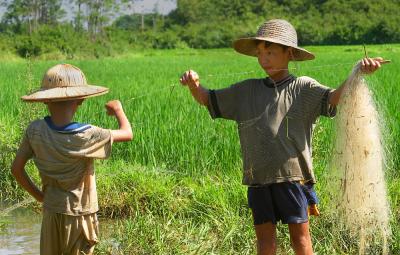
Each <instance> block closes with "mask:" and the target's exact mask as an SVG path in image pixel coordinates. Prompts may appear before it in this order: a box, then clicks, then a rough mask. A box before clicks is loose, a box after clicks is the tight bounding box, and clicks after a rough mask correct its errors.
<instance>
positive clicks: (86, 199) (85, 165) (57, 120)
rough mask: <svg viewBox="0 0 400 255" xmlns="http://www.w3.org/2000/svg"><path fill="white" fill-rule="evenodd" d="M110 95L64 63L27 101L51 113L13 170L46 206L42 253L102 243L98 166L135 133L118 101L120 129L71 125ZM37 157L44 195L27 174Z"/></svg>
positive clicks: (110, 106)
mask: <svg viewBox="0 0 400 255" xmlns="http://www.w3.org/2000/svg"><path fill="white" fill-rule="evenodd" d="M107 92H108V89H107V88H104V87H100V86H92V85H88V84H87V82H86V78H85V75H84V74H83V72H82V71H81V70H79V69H78V68H77V67H74V66H72V65H68V64H61V65H56V66H54V67H52V68H50V69H49V70H48V71H47V72H46V74H45V75H44V77H43V80H42V87H41V89H40V90H39V91H37V92H34V93H32V94H30V95H27V96H23V97H22V99H23V100H24V101H28V102H42V103H45V104H46V105H47V108H48V110H49V112H50V116H47V117H45V118H44V119H40V120H36V121H33V122H32V123H31V124H30V125H29V126H28V128H27V129H26V132H25V135H24V138H23V139H22V143H21V145H20V147H19V149H18V152H17V154H16V157H15V160H14V162H13V165H12V173H13V175H14V176H15V178H16V180H17V182H18V183H19V184H20V185H21V186H22V187H23V188H24V189H25V190H26V191H28V192H29V194H31V195H32V196H33V197H34V198H35V199H36V200H37V201H39V202H42V203H43V220H42V230H41V236H40V254H45V255H54V254H74V255H75V254H76V255H78V254H92V253H93V249H94V245H95V244H96V243H97V242H98V238H97V236H98V220H97V216H96V212H97V211H98V203H97V191H96V183H95V175H94V162H93V161H94V159H95V158H99V159H103V158H107V157H109V155H110V153H111V146H112V143H113V142H123V141H130V140H131V139H132V129H131V126H130V123H129V121H128V119H127V117H126V115H125V113H124V111H123V109H122V105H121V103H120V102H119V101H118V100H114V101H110V102H108V103H107V104H106V109H107V114H108V115H112V116H115V117H116V119H117V121H118V124H119V129H118V130H109V129H103V128H100V127H96V126H92V125H88V124H81V123H77V122H71V121H72V119H73V117H74V114H75V112H76V111H77V109H78V108H79V106H80V105H81V104H82V102H83V100H84V99H85V98H88V97H94V96H100V95H103V94H105V93H107ZM31 158H32V159H33V161H34V163H35V165H36V167H37V168H38V170H39V173H40V177H41V180H42V190H41V189H39V188H38V187H37V186H36V185H35V184H34V183H33V182H32V181H31V179H30V178H29V176H28V175H27V174H26V172H25V165H26V163H27V161H28V160H29V159H31Z"/></svg>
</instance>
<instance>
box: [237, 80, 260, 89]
mask: <svg viewBox="0 0 400 255" xmlns="http://www.w3.org/2000/svg"><path fill="white" fill-rule="evenodd" d="M263 80H265V78H263V79H260V78H250V79H246V80H242V81H239V82H237V83H234V84H232V85H231V87H241V88H246V87H251V86H254V85H258V84H259V83H260V82H261V83H262V82H263Z"/></svg>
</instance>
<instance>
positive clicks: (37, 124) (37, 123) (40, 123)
mask: <svg viewBox="0 0 400 255" xmlns="http://www.w3.org/2000/svg"><path fill="white" fill-rule="evenodd" d="M45 124H46V123H45V121H44V119H36V120H33V121H32V122H31V123H29V125H28V127H27V128H26V132H28V133H29V132H32V131H35V130H38V131H40V130H43V127H44V126H45Z"/></svg>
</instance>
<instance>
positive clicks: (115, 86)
mask: <svg viewBox="0 0 400 255" xmlns="http://www.w3.org/2000/svg"><path fill="white" fill-rule="evenodd" d="M309 49H310V50H311V51H313V52H315V53H316V56H317V58H316V60H314V61H310V62H304V63H296V64H293V65H292V66H291V67H293V68H295V69H294V70H293V73H294V74H296V75H298V76H301V75H307V76H311V77H313V78H315V79H316V80H318V81H320V82H321V83H322V84H326V85H328V86H331V87H336V86H338V85H339V84H340V83H341V82H342V81H343V80H344V79H345V78H346V77H347V75H348V74H349V72H350V70H351V68H352V66H353V64H354V63H355V62H356V61H357V60H358V59H360V58H361V57H362V56H363V51H362V47H360V46H349V47H347V46H346V47H345V46H341V47H310V48H309ZM368 49H369V55H371V56H373V55H381V56H383V57H385V58H388V59H392V60H393V63H392V64H390V65H386V66H385V67H384V68H382V69H381V70H379V72H377V73H376V74H374V75H373V76H369V77H368V78H367V80H368V83H369V85H370V88H371V90H372V91H373V92H374V97H375V99H376V101H377V102H378V105H379V109H380V113H381V114H382V117H383V119H384V120H385V123H386V125H385V126H386V129H385V136H386V141H385V146H386V150H387V152H388V153H389V152H390V153H389V154H388V157H387V159H388V160H387V170H386V179H387V186H388V191H389V192H388V194H389V199H390V203H391V210H392V211H391V212H392V214H391V217H392V224H391V226H392V232H393V241H392V242H391V247H390V248H391V252H392V254H398V253H400V246H399V243H400V227H399V221H400V220H399V219H400V174H399V172H398V170H399V169H398V167H399V165H400V164H399V163H400V162H399V159H400V157H399V156H398V155H400V148H399V143H398V141H399V139H400V128H399V127H400V125H399V123H400V114H399V112H398V110H397V105H398V103H397V102H398V99H399V98H400V85H399V84H398V82H397V81H398V80H399V79H400V77H399V76H400V74H399V73H398V69H399V67H400V66H399V65H400V64H399V63H397V61H396V59H399V57H400V46H399V45H383V46H371V47H368ZM68 62H69V63H72V64H75V65H77V66H78V67H80V68H81V69H82V70H83V71H84V72H85V73H86V75H87V78H88V81H89V82H90V83H91V84H95V85H105V86H107V87H109V88H110V93H109V94H107V95H105V96H102V97H99V98H92V99H89V100H87V101H85V102H84V104H83V106H82V107H81V109H80V110H79V113H78V115H77V119H76V120H78V121H82V122H89V123H92V124H95V125H99V126H102V127H110V128H115V127H116V122H115V120H113V119H110V118H109V117H107V116H106V114H105V111H104V107H103V105H104V103H105V102H107V101H108V100H110V99H114V98H118V99H120V100H121V101H122V103H123V105H124V107H125V109H126V113H127V115H128V117H129V119H130V120H131V122H132V124H133V127H134V132H135V139H134V141H133V142H131V143H128V144H115V146H114V147H113V156H112V158H111V159H110V160H108V161H103V162H97V180H98V182H97V188H98V193H99V200H100V201H99V202H100V206H101V211H100V214H101V216H102V219H103V220H105V219H108V218H113V219H115V221H114V227H113V230H112V231H103V233H102V235H103V239H105V240H110V239H112V240H114V241H113V243H112V244H111V243H109V242H103V243H102V244H100V245H99V246H98V253H99V254H107V252H109V251H110V249H114V250H118V251H119V253H121V254H253V253H254V232H253V229H252V225H251V216H250V212H249V210H248V209H247V205H246V188H245V187H244V186H242V185H241V159H240V148H239V141H238V137H237V131H236V126H235V124H234V123H232V122H229V121H224V120H217V121H212V120H211V119H210V118H209V116H208V113H207V111H206V110H205V109H203V108H201V107H200V106H198V105H197V104H196V103H195V102H194V100H193V99H192V98H191V97H190V96H189V92H188V91H187V90H186V89H184V88H182V87H180V85H179V84H178V83H177V81H178V77H179V75H180V74H181V73H182V72H183V71H185V70H187V69H189V68H192V69H194V70H196V71H197V72H198V73H199V74H200V78H201V82H202V84H204V85H205V86H207V87H210V88H222V87H225V86H227V85H229V84H232V83H234V82H237V81H240V80H243V79H247V78H252V77H263V76H264V74H263V72H262V71H261V70H260V69H259V68H258V64H257V62H256V59H254V58H249V57H243V56H240V55H238V54H235V53H233V51H232V50H230V49H225V50H199V51H195V50H185V51H176V50H172V51H146V52H143V53H140V54H134V55H129V56H124V57H120V58H115V59H111V58H109V59H108V58H105V59H98V60H79V61H68ZM56 63H58V62H57V61H22V60H17V61H5V62H2V63H0V81H1V83H0V86H1V91H2V93H0V101H1V102H2V107H1V108H0V128H1V132H0V151H1V160H0V167H1V172H0V180H1V181H0V190H1V194H0V195H1V199H2V200H18V199H22V198H23V197H24V196H25V195H26V194H25V193H24V192H22V191H21V189H20V188H18V187H17V185H16V184H15V182H14V181H13V179H12V178H11V177H10V174H9V165H10V163H11V159H12V157H13V155H14V153H15V149H16V148H17V145H18V142H19V139H20V137H21V134H22V132H23V130H24V128H25V127H26V125H27V124H28V123H29V121H30V120H32V119H35V118H37V117H39V116H44V114H45V110H44V107H43V106H42V105H32V104H23V103H21V102H20V101H19V97H20V96H21V95H23V94H25V93H26V92H28V91H29V90H30V89H33V88H37V87H38V86H39V84H40V79H41V76H42V74H43V73H44V72H45V70H46V69H47V68H49V67H50V66H52V65H53V64H56ZM333 128H334V121H332V120H328V119H321V120H320V121H319V122H318V124H317V127H316V130H315V137H314V138H315V139H314V141H313V146H314V150H313V153H314V167H315V172H316V175H317V178H318V181H319V182H318V184H317V185H316V189H317V192H318V194H319V196H320V200H321V205H320V207H321V210H322V213H323V215H322V216H321V217H319V218H316V219H312V221H311V224H312V235H313V241H314V247H315V250H316V251H317V252H318V253H319V254H354V253H357V252H356V250H357V245H356V242H355V240H352V239H351V238H349V237H348V235H347V234H346V231H345V230H344V228H341V227H338V224H337V222H338V217H339V216H338V215H337V212H336V210H335V209H336V208H335V205H334V204H333V202H332V201H333V198H334V197H335V196H337V194H332V192H331V191H330V190H329V188H328V187H329V184H330V182H331V177H330V171H329V170H330V167H329V164H330V159H331V153H332V151H331V149H332V144H333V141H332V140H333V138H332V137H333ZM29 172H30V173H31V174H32V175H34V177H35V178H36V179H37V173H36V170H35V169H34V167H33V166H32V165H30V166H29ZM279 238H280V239H279V240H280V246H281V254H291V253H290V252H289V248H288V247H289V242H288V232H287V229H286V227H284V226H279ZM113 247H114V248H113Z"/></svg>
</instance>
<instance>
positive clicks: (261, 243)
mask: <svg viewBox="0 0 400 255" xmlns="http://www.w3.org/2000/svg"><path fill="white" fill-rule="evenodd" d="M254 228H255V230H256V236H257V254H258V255H274V254H275V253H276V225H275V224H272V223H271V222H267V223H264V224H260V225H255V226H254Z"/></svg>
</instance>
